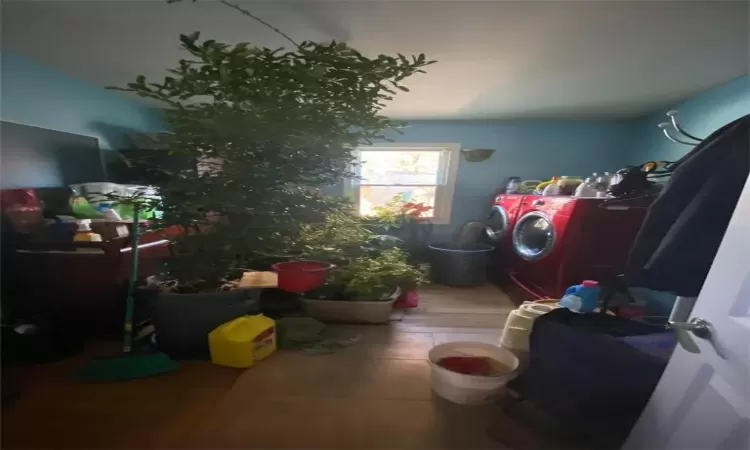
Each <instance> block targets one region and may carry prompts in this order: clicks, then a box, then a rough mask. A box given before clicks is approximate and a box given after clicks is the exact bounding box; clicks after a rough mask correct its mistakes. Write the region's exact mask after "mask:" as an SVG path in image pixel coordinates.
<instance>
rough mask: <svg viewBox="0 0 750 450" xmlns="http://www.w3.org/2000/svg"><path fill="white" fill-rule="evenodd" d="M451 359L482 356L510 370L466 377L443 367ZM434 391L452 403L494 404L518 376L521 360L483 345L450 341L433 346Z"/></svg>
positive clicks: (431, 367) (504, 351)
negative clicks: (443, 363)
mask: <svg viewBox="0 0 750 450" xmlns="http://www.w3.org/2000/svg"><path fill="white" fill-rule="evenodd" d="M448 356H483V357H487V358H491V359H493V360H495V361H496V362H499V363H500V364H502V365H504V366H506V367H507V369H508V371H507V373H505V374H502V375H495V376H489V377H482V376H475V375H463V374H460V373H457V372H452V371H450V370H448V369H446V368H443V367H440V366H439V365H438V364H437V362H438V361H440V360H441V359H443V358H445V357H448ZM428 359H429V363H430V369H431V371H430V378H431V380H432V390H434V391H435V393H436V394H437V395H439V396H440V397H443V398H444V399H446V400H448V401H451V402H453V403H460V404H464V405H483V404H487V403H492V402H493V401H495V400H496V399H497V398H498V396H499V394H500V392H501V391H502V390H503V388H504V387H505V385H506V384H507V383H508V382H509V381H510V380H512V379H513V378H515V377H516V375H517V373H518V372H517V370H518V364H519V363H518V358H516V356H515V355H514V354H513V353H511V352H510V351H509V350H506V349H504V348H501V347H498V346H496V345H491V344H485V343H483V342H448V343H446V344H440V345H438V346H436V347H433V348H432V350H430V353H429V354H428Z"/></svg>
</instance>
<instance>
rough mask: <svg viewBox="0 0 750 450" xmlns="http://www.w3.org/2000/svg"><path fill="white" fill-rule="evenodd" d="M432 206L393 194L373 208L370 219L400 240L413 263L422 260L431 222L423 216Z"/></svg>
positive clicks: (430, 230)
mask: <svg viewBox="0 0 750 450" xmlns="http://www.w3.org/2000/svg"><path fill="white" fill-rule="evenodd" d="M432 209H433V208H432V207H431V206H428V205H425V204H424V203H421V202H411V201H407V200H406V199H404V197H403V195H402V194H397V195H395V196H394V197H393V198H392V199H391V200H390V201H389V202H388V203H387V204H386V205H384V206H379V207H376V208H374V210H375V214H374V215H373V216H372V218H371V221H372V223H373V224H374V225H375V227H377V228H379V229H381V230H382V231H383V232H384V233H387V234H390V235H393V236H395V237H397V238H398V239H400V240H401V241H402V244H401V246H402V247H403V248H404V249H405V250H406V251H407V252H408V253H409V256H410V260H411V261H412V262H414V263H416V262H418V261H421V260H423V259H424V258H423V253H424V251H425V249H426V248H427V242H428V240H429V238H430V234H431V233H432V223H430V221H429V219H428V218H427V217H425V216H426V215H427V214H428V213H429V212H430V211H432Z"/></svg>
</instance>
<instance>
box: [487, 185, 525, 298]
mask: <svg viewBox="0 0 750 450" xmlns="http://www.w3.org/2000/svg"><path fill="white" fill-rule="evenodd" d="M524 197H525V195H524V194H500V195H498V196H496V197H495V202H494V204H493V205H492V208H491V209H490V212H489V214H488V215H487V219H486V220H485V237H486V239H487V241H488V242H489V243H490V244H492V245H493V246H494V247H495V251H494V252H492V255H491V257H490V261H489V264H488V271H489V272H488V276H489V278H490V280H492V281H493V282H495V283H498V284H503V282H504V279H505V277H506V273H507V271H508V270H510V269H511V268H512V267H513V266H514V263H515V262H516V261H517V258H515V254H514V253H513V245H512V239H511V237H512V235H513V227H514V226H515V224H516V219H517V218H518V212H519V211H520V210H521V205H522V203H523V199H524Z"/></svg>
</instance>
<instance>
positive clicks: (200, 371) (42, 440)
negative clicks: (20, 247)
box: [2, 286, 513, 449]
mask: <svg viewBox="0 0 750 450" xmlns="http://www.w3.org/2000/svg"><path fill="white" fill-rule="evenodd" d="M420 302H421V304H420V307H419V308H417V309H416V310H412V311H408V312H406V313H404V314H403V315H402V318H401V319H400V320H399V321H397V322H392V323H391V324H388V325H379V326H378V325H373V326H358V325H336V326H332V327H331V328H332V331H333V333H334V334H336V335H340V336H341V337H352V336H355V335H356V336H359V339H358V341H357V342H356V343H355V344H354V345H352V346H350V347H348V348H345V349H342V350H340V351H337V352H335V353H333V354H328V355H307V354H304V353H302V352H297V351H280V352H277V353H276V354H274V355H272V356H271V357H270V358H269V359H268V360H266V361H263V362H262V363H260V364H258V365H257V366H255V367H253V368H250V369H248V370H246V371H239V370H233V369H227V368H222V367H218V366H214V365H211V364H210V363H208V362H189V363H186V364H185V365H184V367H183V368H182V370H180V371H179V372H175V373H172V374H166V375H162V376H159V377H153V378H148V379H142V380H133V381H127V382H119V383H102V384H76V383H73V382H70V381H67V377H68V376H69V375H70V374H71V373H72V372H73V371H74V370H75V368H76V367H78V365H79V364H80V363H82V362H83V361H84V360H85V356H84V355H82V356H81V357H79V358H76V359H73V360H70V361H65V362H63V363H59V364H52V365H45V366H40V368H41V370H40V368H37V369H34V370H32V371H31V372H29V375H28V377H29V378H28V379H27V381H28V382H27V383H26V384H27V385H28V387H27V389H26V390H24V391H23V392H22V397H21V399H20V400H19V401H17V402H16V403H15V404H14V405H12V406H11V407H9V408H6V409H5V410H3V416H2V426H3V430H2V431H3V432H2V440H3V442H2V444H3V448H162V449H165V448H214V449H218V448H243V449H256V448H257V449H266V448H279V449H303V448H321V449H323V448H326V449H328V448H342V449H343V448H346V449H360V448H361V449H415V448H420V449H438V448H456V449H469V448H475V449H480V448H481V449H490V448H507V447H505V446H504V445H503V444H502V443H500V442H498V441H497V440H494V439H492V438H491V437H490V434H489V433H488V428H489V427H490V426H493V427H494V425H492V423H493V421H497V420H498V417H499V416H498V414H500V411H499V408H498V407H496V406H494V405H492V406H482V407H468V406H461V405H454V404H451V403H448V402H446V401H444V400H442V399H439V398H435V397H434V396H433V394H432V392H431V389H430V369H429V366H428V364H427V361H426V357H427V353H428V352H429V350H430V348H432V347H433V346H434V345H435V344H437V343H442V342H450V341H458V340H479V341H482V342H489V343H496V342H497V341H498V339H499V337H500V332H501V330H502V326H503V324H504V320H505V317H507V314H508V312H509V311H510V310H512V309H513V304H512V303H511V302H510V300H509V299H507V296H505V295H504V294H503V293H502V291H499V290H497V289H495V288H493V287H482V288H476V289H473V290H472V289H460V290H453V289H449V288H443V287H434V286H431V287H429V288H427V289H425V290H424V291H423V292H422V295H421V298H420ZM511 428H512V427H511Z"/></svg>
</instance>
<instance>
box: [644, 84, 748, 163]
mask: <svg viewBox="0 0 750 450" xmlns="http://www.w3.org/2000/svg"><path fill="white" fill-rule="evenodd" d="M671 109H677V110H679V111H680V114H679V115H678V116H677V117H678V119H679V124H680V126H682V128H684V129H685V130H686V131H687V132H689V133H691V134H694V135H696V136H698V137H706V136H708V135H709V134H711V133H712V132H714V131H716V130H717V129H719V128H721V127H722V126H723V125H726V124H727V123H729V122H731V121H733V120H735V119H738V118H740V117H742V116H744V115H746V114H750V76H744V77H741V78H738V79H736V80H734V81H731V82H729V83H727V84H724V85H722V86H719V87H716V88H714V89H711V90H709V91H706V92H703V93H701V94H698V95H696V96H694V97H691V98H690V99H688V100H685V101H684V102H682V103H680V104H678V105H674V106H673V107H671V108H667V109H664V110H663V111H657V112H655V113H653V114H650V115H649V116H648V117H646V118H644V119H642V120H641V121H640V125H639V128H640V130H639V133H638V140H637V141H636V148H637V151H636V152H635V153H634V154H633V157H632V159H631V161H630V162H631V163H632V164H638V163H642V162H645V161H650V160H665V161H674V160H677V159H679V158H681V157H682V156H684V155H685V154H686V153H687V152H688V151H690V149H691V147H688V146H687V145H681V144H676V143H674V142H672V141H670V140H669V139H667V138H666V137H665V136H664V135H663V134H662V132H661V129H659V128H658V127H657V125H658V124H659V123H661V122H665V121H667V120H668V117H667V116H666V115H665V113H666V112H667V111H669V110H671ZM673 135H674V134H673Z"/></svg>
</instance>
